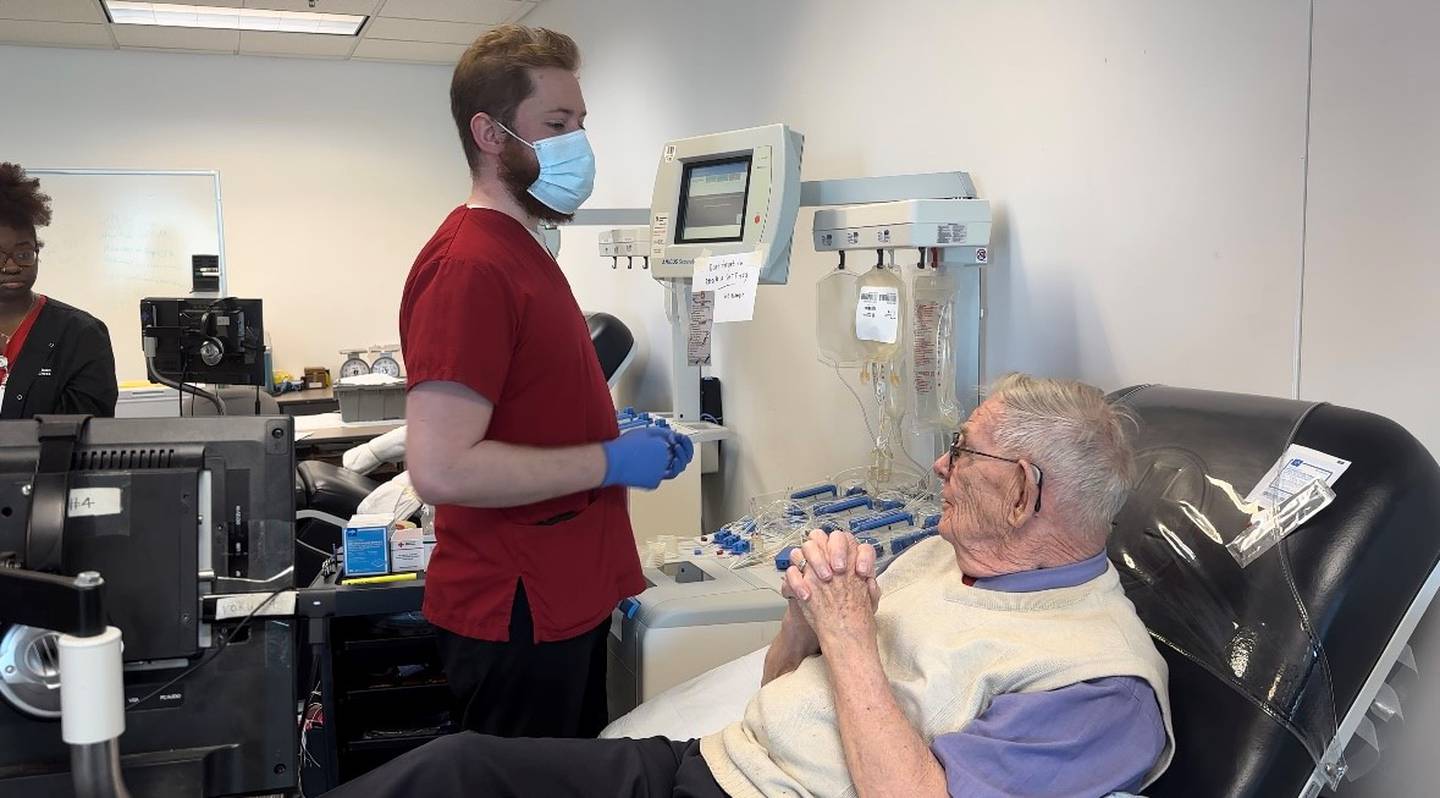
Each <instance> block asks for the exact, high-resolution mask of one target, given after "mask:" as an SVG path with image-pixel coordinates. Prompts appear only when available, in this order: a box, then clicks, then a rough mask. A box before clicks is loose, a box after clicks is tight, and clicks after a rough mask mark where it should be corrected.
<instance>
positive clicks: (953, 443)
mask: <svg viewBox="0 0 1440 798" xmlns="http://www.w3.org/2000/svg"><path fill="white" fill-rule="evenodd" d="M964 441H965V437H964V433H960V432H957V433H955V434H953V435H951V436H950V460H949V461H948V462H947V463H946V465H945V473H946V474H950V473H951V472H952V471H954V470H955V459H956V458H958V457H959V456H960V455H961V453H962V452H963V453H964V454H971V455H974V456H976V457H984V458H986V459H988V460H999V461H1000V462H1002V463H1015V464H1016V465H1020V461H1019V460H1016V459H1015V458H1013V457H1001V456H1000V455H998V454H990V453H988V452H982V451H979V450H977V449H967V448H965V447H964V446H961V445H960V444H961V443H963V442H964ZM1029 465H1030V467H1031V468H1033V469H1035V512H1036V514H1039V512H1040V495H1041V492H1042V488H1043V487H1044V485H1045V472H1044V471H1042V470H1041V469H1040V466H1038V465H1035V464H1034V463H1030V464H1029Z"/></svg>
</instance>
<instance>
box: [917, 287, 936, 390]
mask: <svg viewBox="0 0 1440 798" xmlns="http://www.w3.org/2000/svg"><path fill="white" fill-rule="evenodd" d="M940 311H941V304H940V303H939V302H932V301H921V302H916V303H915V347H914V353H913V356H912V358H911V365H912V369H911V370H912V371H913V372H914V375H915V393H917V394H930V393H933V392H934V391H935V387H936V386H937V385H938V384H939V382H940V358H939V353H938V352H937V351H936V349H937V347H936V338H937V335H938V333H939V330H940Z"/></svg>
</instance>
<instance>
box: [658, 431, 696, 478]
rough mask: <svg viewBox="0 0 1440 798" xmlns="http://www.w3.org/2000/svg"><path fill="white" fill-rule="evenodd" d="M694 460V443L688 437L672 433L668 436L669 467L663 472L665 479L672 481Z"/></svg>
mask: <svg viewBox="0 0 1440 798" xmlns="http://www.w3.org/2000/svg"><path fill="white" fill-rule="evenodd" d="M694 458H695V442H694V441H692V440H690V436H689V435H684V434H681V433H679V432H672V433H671V435H670V467H669V468H668V469H666V470H665V478H666V479H674V478H676V477H678V476H680V474H682V473H683V472H684V471H685V467H686V466H688V465H690V461H691V460H693V459H694Z"/></svg>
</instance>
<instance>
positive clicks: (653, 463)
mask: <svg viewBox="0 0 1440 798" xmlns="http://www.w3.org/2000/svg"><path fill="white" fill-rule="evenodd" d="M672 437H673V436H672V433H671V432H670V430H665V429H660V428H659V427H641V428H640V429H633V430H630V431H629V432H627V433H625V434H624V435H621V436H620V437H618V438H616V439H615V440H613V441H606V442H605V443H602V444H600V448H601V449H603V450H604V451H605V480H604V481H603V482H601V483H600V487H602V488H608V487H610V486H611V485H624V486H625V487H627V488H645V489H646V490H654V489H656V488H658V487H660V481H661V480H663V479H665V478H666V474H668V473H669V471H670V468H671V463H672V461H673V459H674V455H673V454H672V445H673V440H672Z"/></svg>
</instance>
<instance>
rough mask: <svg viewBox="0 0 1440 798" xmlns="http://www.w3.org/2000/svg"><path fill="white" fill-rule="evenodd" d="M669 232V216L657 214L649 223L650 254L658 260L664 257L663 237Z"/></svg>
mask: <svg viewBox="0 0 1440 798" xmlns="http://www.w3.org/2000/svg"><path fill="white" fill-rule="evenodd" d="M669 232H670V214H668V213H657V214H655V217H654V218H653V219H652V220H651V221H650V254H651V255H653V256H654V257H657V258H660V257H664V255H665V236H666V235H667V234H668V233H669Z"/></svg>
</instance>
